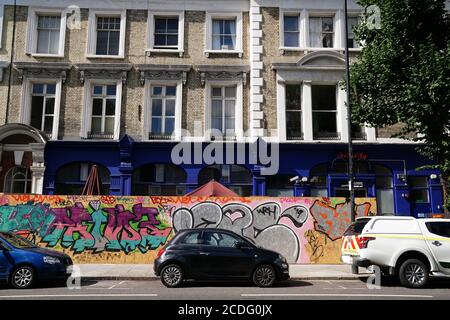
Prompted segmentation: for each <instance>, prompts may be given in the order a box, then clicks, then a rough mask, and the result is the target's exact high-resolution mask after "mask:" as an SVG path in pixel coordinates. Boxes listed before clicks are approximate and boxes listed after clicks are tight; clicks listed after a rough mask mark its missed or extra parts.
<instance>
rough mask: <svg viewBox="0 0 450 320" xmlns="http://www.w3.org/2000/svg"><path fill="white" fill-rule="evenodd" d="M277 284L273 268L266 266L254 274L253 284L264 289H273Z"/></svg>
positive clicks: (262, 266)
mask: <svg viewBox="0 0 450 320" xmlns="http://www.w3.org/2000/svg"><path fill="white" fill-rule="evenodd" d="M274 282H275V270H274V268H273V267H272V266H270V265H268V264H264V265H261V266H258V267H257V268H256V269H255V271H254V272H253V283H254V284H255V285H256V286H258V287H262V288H267V287H271V286H272V285H273V284H274Z"/></svg>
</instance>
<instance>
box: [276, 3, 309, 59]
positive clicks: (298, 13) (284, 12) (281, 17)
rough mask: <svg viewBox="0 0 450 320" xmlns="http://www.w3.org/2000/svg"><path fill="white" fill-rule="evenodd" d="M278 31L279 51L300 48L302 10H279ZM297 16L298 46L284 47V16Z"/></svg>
mask: <svg viewBox="0 0 450 320" xmlns="http://www.w3.org/2000/svg"><path fill="white" fill-rule="evenodd" d="M279 13H280V15H279V30H280V49H281V50H284V51H289V50H295V49H299V48H300V47H301V43H302V37H303V33H302V28H303V26H302V10H298V9H297V10H288V9H280V11H279ZM285 15H288V16H298V28H299V30H298V31H299V32H298V46H297V47H286V46H285V45H284V16H285Z"/></svg>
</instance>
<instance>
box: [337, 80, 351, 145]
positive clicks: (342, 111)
mask: <svg viewBox="0 0 450 320" xmlns="http://www.w3.org/2000/svg"><path fill="white" fill-rule="evenodd" d="M346 101H347V93H346V91H345V90H343V89H341V87H340V86H339V84H336V104H337V105H336V111H337V114H336V117H337V132H339V133H340V135H341V139H340V141H342V142H348V139H349V137H348V123H347V106H346V104H345V103H346Z"/></svg>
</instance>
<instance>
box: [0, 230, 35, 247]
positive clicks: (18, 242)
mask: <svg viewBox="0 0 450 320" xmlns="http://www.w3.org/2000/svg"><path fill="white" fill-rule="evenodd" d="M2 237H3V239H5V240H6V241H7V242H8V243H9V244H10V245H12V246H13V247H15V248H37V246H36V245H35V244H34V243H33V242H31V241H28V240H27V239H25V238H22V237H21V236H18V235H15V234H12V233H2Z"/></svg>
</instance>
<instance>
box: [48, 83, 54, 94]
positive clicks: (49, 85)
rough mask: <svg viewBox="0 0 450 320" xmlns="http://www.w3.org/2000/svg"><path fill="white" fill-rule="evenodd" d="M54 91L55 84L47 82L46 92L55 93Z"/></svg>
mask: <svg viewBox="0 0 450 320" xmlns="http://www.w3.org/2000/svg"><path fill="white" fill-rule="evenodd" d="M55 92H56V84H48V85H47V94H55Z"/></svg>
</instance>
